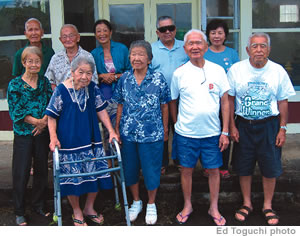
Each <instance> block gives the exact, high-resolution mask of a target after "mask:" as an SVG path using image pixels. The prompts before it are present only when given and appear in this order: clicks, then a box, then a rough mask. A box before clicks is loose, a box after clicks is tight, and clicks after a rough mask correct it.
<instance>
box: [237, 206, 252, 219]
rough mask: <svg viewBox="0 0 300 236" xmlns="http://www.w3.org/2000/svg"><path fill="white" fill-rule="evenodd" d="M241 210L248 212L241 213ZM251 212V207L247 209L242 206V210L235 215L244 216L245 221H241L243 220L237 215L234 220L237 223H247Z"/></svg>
mask: <svg viewBox="0 0 300 236" xmlns="http://www.w3.org/2000/svg"><path fill="white" fill-rule="evenodd" d="M241 210H245V211H247V212H243V211H241ZM251 212H252V209H251V208H250V207H247V206H241V207H240V209H239V210H237V211H236V212H235V214H239V215H242V216H244V219H243V220H241V219H239V218H237V217H236V215H235V216H234V218H235V219H236V220H237V221H239V222H245V221H246V220H247V218H248V216H249V215H250V213H251Z"/></svg>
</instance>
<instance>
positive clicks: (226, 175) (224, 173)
mask: <svg viewBox="0 0 300 236" xmlns="http://www.w3.org/2000/svg"><path fill="white" fill-rule="evenodd" d="M220 175H221V178H222V179H228V178H230V177H231V175H230V173H229V171H228V170H220Z"/></svg>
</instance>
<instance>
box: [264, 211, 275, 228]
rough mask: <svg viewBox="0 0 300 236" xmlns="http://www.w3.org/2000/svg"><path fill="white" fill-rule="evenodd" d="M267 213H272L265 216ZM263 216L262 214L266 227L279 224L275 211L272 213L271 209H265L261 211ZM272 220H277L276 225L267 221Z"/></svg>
mask: <svg viewBox="0 0 300 236" xmlns="http://www.w3.org/2000/svg"><path fill="white" fill-rule="evenodd" d="M268 213H273V215H267V214H268ZM263 214H264V217H265V219H266V221H267V224H268V225H271V226H274V225H277V224H278V223H279V216H278V215H277V213H276V211H274V210H272V209H265V210H263ZM273 219H277V223H275V224H270V223H269V221H270V220H273Z"/></svg>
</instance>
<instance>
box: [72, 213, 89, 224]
mask: <svg viewBox="0 0 300 236" xmlns="http://www.w3.org/2000/svg"><path fill="white" fill-rule="evenodd" d="M72 220H73V223H74V226H87V224H86V222H85V220H84V219H83V220H78V219H76V218H75V217H74V215H72ZM76 224H78V225H76Z"/></svg>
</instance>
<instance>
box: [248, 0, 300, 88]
mask: <svg viewBox="0 0 300 236" xmlns="http://www.w3.org/2000/svg"><path fill="white" fill-rule="evenodd" d="M252 5H253V8H252V14H253V16H252V19H253V20H252V24H253V32H261V31H263V32H265V33H268V34H269V35H270V38H271V53H270V59H271V60H273V61H275V62H277V63H279V64H281V65H282V66H283V67H284V68H285V69H286V71H287V72H288V74H289V76H290V78H291V80H292V83H293V85H294V86H295V88H296V90H298V88H300V87H299V86H300V57H299V53H300V43H299V37H300V28H299V27H300V21H299V7H300V0H277V1H273V0H264V1H261V0H252Z"/></svg>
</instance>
